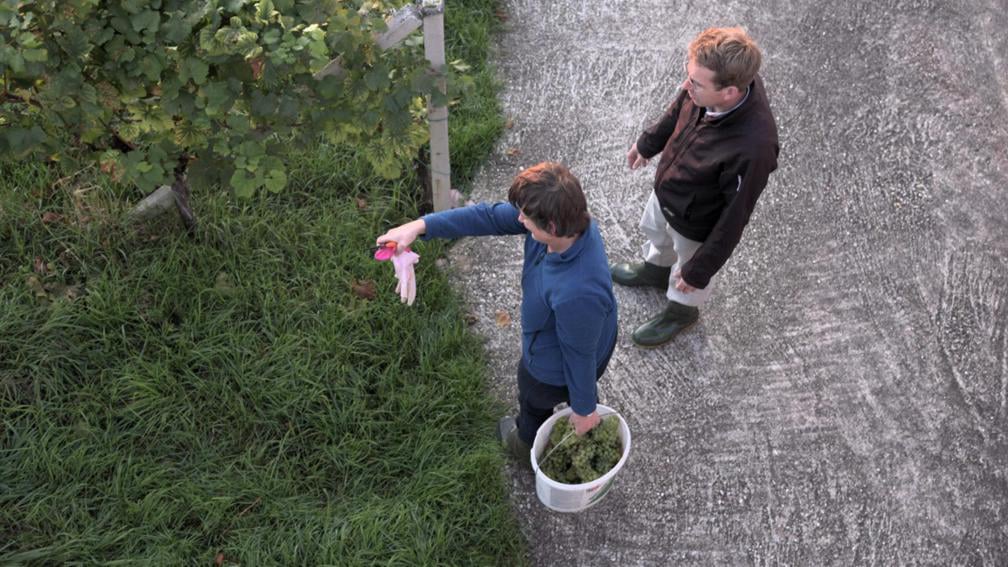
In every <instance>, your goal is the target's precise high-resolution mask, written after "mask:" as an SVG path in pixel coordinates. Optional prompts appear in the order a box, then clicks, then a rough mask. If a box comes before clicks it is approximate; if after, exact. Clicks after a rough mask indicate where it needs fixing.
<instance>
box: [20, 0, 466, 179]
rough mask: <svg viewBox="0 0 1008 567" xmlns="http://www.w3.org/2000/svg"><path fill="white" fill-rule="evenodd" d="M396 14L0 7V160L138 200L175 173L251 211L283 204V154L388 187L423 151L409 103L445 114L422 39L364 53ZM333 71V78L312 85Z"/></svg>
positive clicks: (218, 7)
mask: <svg viewBox="0 0 1008 567" xmlns="http://www.w3.org/2000/svg"><path fill="white" fill-rule="evenodd" d="M400 3H402V0H400ZM394 7H396V6H392V5H391V3H389V2H386V1H384V0H375V1H368V0H120V1H107V0H0V39H2V44H0V80H2V84H0V89H2V90H0V155H5V156H13V157H16V158H23V157H25V156H27V155H30V154H33V153H34V154H40V155H42V156H44V157H45V158H47V159H50V160H63V161H71V162H73V163H77V162H81V163H87V162H91V163H97V164H99V165H100V167H101V169H102V171H104V172H106V173H109V174H111V175H113V176H114V177H115V178H117V179H119V180H121V181H124V182H127V183H133V184H136V185H137V186H139V187H141V188H143V189H145V190H147V191H150V190H153V189H154V188H155V187H157V186H158V185H161V184H164V183H169V184H170V183H171V182H172V180H173V179H175V178H176V175H175V174H177V173H178V171H179V169H180V165H181V169H182V170H185V169H186V165H187V164H188V171H189V173H190V174H191V176H192V177H194V178H198V179H199V182H201V184H206V183H212V182H216V181H220V182H223V185H224V186H227V185H230V187H231V188H233V189H234V191H235V193H236V194H238V195H239V196H249V195H252V194H253V193H254V192H256V191H257V190H261V189H266V190H269V191H280V190H282V189H283V188H284V187H285V186H286V184H287V170H286V167H285V164H284V162H283V160H282V155H283V151H282V150H283V149H284V148H286V147H291V146H293V147H298V146H299V145H301V146H302V147H303V146H305V145H309V144H311V143H315V142H317V141H318V140H319V136H324V137H325V138H326V139H328V140H330V141H332V142H334V143H347V144H352V145H354V146H356V147H359V148H361V149H362V153H363V154H364V155H365V156H366V157H367V159H368V160H369V161H370V162H371V164H372V165H373V166H374V169H375V170H376V172H378V173H379V174H381V175H382V176H385V177H389V178H394V177H396V176H398V175H399V174H400V168H401V167H402V164H403V163H408V160H409V159H410V158H412V157H413V156H415V155H416V151H417V149H418V148H419V147H420V146H421V145H422V144H424V143H426V140H427V129H426V126H425V123H424V121H423V118H424V117H425V112H426V108H425V103H424V99H423V96H422V95H425V94H430V95H432V96H434V97H435V102H438V103H444V102H445V101H444V96H443V95H442V94H441V93H440V92H438V91H437V90H436V89H435V88H434V85H435V76H434V74H433V73H432V72H431V71H430V70H429V68H428V65H427V62H426V61H425V60H424V58H423V53H422V48H421V47H420V46H421V42H422V37H418V36H419V35H420V34H415V35H414V36H413V37H411V38H410V39H409V40H407V42H406V44H407V45H405V46H404V47H401V48H397V49H390V50H387V51H382V50H380V49H379V48H378V47H377V45H376V44H375V40H374V35H375V34H376V33H380V32H381V31H383V30H384V29H385V25H386V24H385V21H384V20H385V16H387V15H388V13H389V12H390V10H391V9H392V8H394ZM336 57H340V58H341V63H342V67H343V69H344V70H345V73H342V74H341V75H330V76H325V77H323V78H320V79H317V78H316V77H315V74H316V73H317V72H318V71H319V70H321V69H323V68H324V67H325V66H326V64H327V63H329V62H330V61H331V60H333V59H335V58H336ZM446 72H447V70H446ZM450 80H451V78H450ZM194 180H195V179H194Z"/></svg>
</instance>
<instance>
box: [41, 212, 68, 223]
mask: <svg viewBox="0 0 1008 567" xmlns="http://www.w3.org/2000/svg"><path fill="white" fill-rule="evenodd" d="M61 220H63V215H61V214H59V213H54V212H52V211H47V212H45V213H42V224H52V223H54V222H59V221H61Z"/></svg>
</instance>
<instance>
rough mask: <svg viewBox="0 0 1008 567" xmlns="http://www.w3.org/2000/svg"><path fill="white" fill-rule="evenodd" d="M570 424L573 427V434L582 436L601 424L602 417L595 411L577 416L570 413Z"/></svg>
mask: <svg viewBox="0 0 1008 567" xmlns="http://www.w3.org/2000/svg"><path fill="white" fill-rule="evenodd" d="M570 422H571V425H573V426H574V433H576V434H578V435H584V434H585V433H588V432H589V431H591V430H592V429H593V428H594V427H595V426H596V425H598V424H599V423H601V422H602V417H600V416H599V414H598V412H597V411H593V412H591V413H590V414H588V415H578V414H576V413H574V412H571V414H570Z"/></svg>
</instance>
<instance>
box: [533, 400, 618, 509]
mask: <svg viewBox="0 0 1008 567" xmlns="http://www.w3.org/2000/svg"><path fill="white" fill-rule="evenodd" d="M595 408H596V411H597V412H598V414H599V416H601V417H603V418H605V417H606V416H608V415H615V416H616V417H617V418H619V435H620V441H621V442H622V443H623V454H622V455H621V456H620V460H619V461H618V462H617V463H616V466H614V467H613V468H612V469H610V470H609V472H607V473H605V474H604V475H602V476H600V477H599V478H597V479H595V480H593V481H591V482H585V483H582V484H564V483H562V482H557V481H555V480H553V479H551V478H549V477H548V476H546V474H545V473H544V472H542V471H541V470H540V469H539V457H540V456H541V455H542V454H543V451H545V450H546V444H547V443H548V442H549V435H550V432H551V431H553V425H554V424H555V423H556V422H557V420H559V419H567V417H568V416H569V415H570V414H571V412H572V411H574V410H572V409H571V408H569V407H568V408H564V409H562V410H560V411H558V412H556V413H555V414H553V415H552V416H550V418H549V419H547V420H546V422H545V423H543V424H542V425H541V426H540V427H539V431H536V436H535V441H533V442H532V470H533V471H535V477H536V496H538V497H539V501H541V502H542V503H543V505H545V506H546V507H547V508H549V509H550V510H556V511H557V512H580V511H581V510H585V509H588V508H590V507H592V506H594V505H595V504H597V503H598V502H599V500H602V497H603V496H605V495H606V493H607V492H609V489H610V488H611V487H612V483H613V481H614V480H616V473H618V472H619V470H620V469H621V468H623V463H626V460H627V457H629V456H630V428H629V427H628V426H627V422H626V420H625V419H623V416H621V415H620V414H618V413H616V410H614V409H612V408H611V407H608V406H604V405H602V404H597V405H596V406H595Z"/></svg>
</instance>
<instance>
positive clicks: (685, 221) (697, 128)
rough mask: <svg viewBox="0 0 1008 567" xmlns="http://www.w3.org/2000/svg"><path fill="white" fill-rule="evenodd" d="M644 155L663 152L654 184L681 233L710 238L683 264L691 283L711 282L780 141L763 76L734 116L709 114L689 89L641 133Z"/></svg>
mask: <svg viewBox="0 0 1008 567" xmlns="http://www.w3.org/2000/svg"><path fill="white" fill-rule="evenodd" d="M637 151H638V152H639V153H640V155H641V156H642V157H644V158H651V157H653V156H655V155H657V154H658V153H659V152H661V158H660V159H659V161H658V170H657V172H656V173H655V183H654V190H655V194H656V195H657V196H658V202H659V203H660V204H661V207H662V212H663V213H664V214H665V219H666V220H667V221H668V223H669V224H670V225H671V226H672V228H674V229H675V230H676V231H677V232H678V233H679V234H681V235H683V236H685V237H686V238H689V239H691V240H696V241H699V242H702V243H703V245H702V246H700V248H699V249H698V250H697V251H696V254H694V256H693V258H691V259H690V260H689V261H688V262H686V264H685V265H684V266H683V270H682V277H683V279H684V280H686V283H688V284H690V285H692V286H693V287H697V288H705V287H707V284H709V283H710V279H711V278H712V277H713V276H714V274H715V273H717V271H718V270H720V269H721V267H722V266H723V265H724V263H725V262H726V261H728V258H729V257H730V256H731V255H732V252H733V251H734V250H735V246H736V245H738V243H739V240H740V239H741V238H742V230H743V229H744V228H745V226H746V224H747V223H748V222H749V216H750V215H751V214H752V211H753V208H755V206H756V199H758V198H759V196H760V193H762V192H763V188H764V187H766V183H767V179H768V178H769V176H770V173H771V172H772V171H774V170H775V169H777V156H778V154H779V151H780V147H779V144H778V141H777V124H776V122H775V121H774V117H773V114H772V113H771V111H770V104H769V100H768V99H767V95H766V90H765V89H764V88H763V80H762V79H761V78H760V77H759V76H757V77H756V78H755V79H754V80H753V82H752V83H751V84H750V85H749V93H748V95H747V96H746V98H745V101H744V102H743V103H742V104H741V105H740V106H739V107H738V108H736V109H735V110H733V111H731V112H729V113H728V114H727V115H724V116H720V117H717V118H711V117H708V116H707V109H705V108H702V107H697V106H695V105H694V104H693V101H692V100H690V98H689V96H688V95H687V94H686V91H685V90H681V91H680V92H679V95H678V96H677V97H676V99H675V101H674V102H673V103H672V105H671V106H670V107H669V109H668V110H667V111H666V112H665V115H664V116H662V118H661V120H659V121H658V122H657V123H656V124H655V125H654V126H652V127H651V128H648V129H647V130H645V131H644V132H643V133H642V134H641V135H640V137H639V138H638V139H637Z"/></svg>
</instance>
